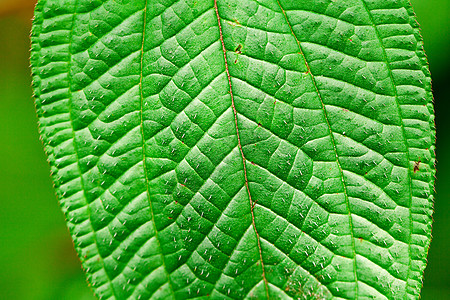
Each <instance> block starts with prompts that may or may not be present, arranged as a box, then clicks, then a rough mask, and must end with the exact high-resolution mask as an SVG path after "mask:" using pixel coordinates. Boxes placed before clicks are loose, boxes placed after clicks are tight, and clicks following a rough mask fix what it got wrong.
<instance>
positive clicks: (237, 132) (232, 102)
mask: <svg viewBox="0 0 450 300" xmlns="http://www.w3.org/2000/svg"><path fill="white" fill-rule="evenodd" d="M214 9H215V11H216V16H217V22H218V24H219V33H220V42H221V43H222V50H223V58H224V60H225V71H226V73H227V77H228V84H229V85H230V95H231V107H232V108H233V114H234V123H235V125H236V135H237V139H238V146H239V150H240V152H241V156H242V164H243V166H244V178H245V187H246V189H247V193H248V198H249V201H250V211H251V214H252V225H253V228H254V229H255V233H256V239H257V242H258V250H259V258H260V260H261V268H262V276H263V280H264V286H265V288H266V296H267V299H269V286H268V282H267V279H266V273H265V270H264V262H263V258H262V250H261V239H260V237H259V233H258V231H257V230H256V224H255V214H254V211H253V210H254V207H255V204H256V202H253V200H252V195H251V193H250V188H249V186H248V178H247V167H246V158H245V155H244V151H243V150H242V144H241V137H240V135H239V127H238V119H237V111H236V106H235V105H234V95H233V88H232V85H231V75H230V71H229V69H228V61H227V51H226V49H225V42H224V40H223V33H222V24H221V20H220V15H219V9H218V7H217V0H214Z"/></svg>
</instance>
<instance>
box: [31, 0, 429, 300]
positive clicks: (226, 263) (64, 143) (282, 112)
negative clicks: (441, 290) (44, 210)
mask: <svg viewBox="0 0 450 300" xmlns="http://www.w3.org/2000/svg"><path fill="white" fill-rule="evenodd" d="M35 15H36V16H35V20H34V26H33V33H32V54H31V62H32V68H33V77H34V90H35V95H36V105H37V112H38V115H39V120H40V129H41V135H42V138H43V141H44V144H45V149H46V152H47V154H48V157H49V161H50V165H51V168H52V174H53V180H54V183H55V186H56V191H57V194H58V197H59V199H60V203H61V206H62V209H63V211H64V213H65V214H66V218H67V224H68V227H69V229H70V232H71V234H72V237H73V240H74V244H75V247H76V249H77V251H78V254H79V256H80V258H81V261H82V264H83V267H84V269H85V271H86V274H87V276H88V280H89V282H90V284H91V285H92V286H93V288H94V290H95V293H96V294H97V296H98V297H99V298H100V299H127V298H129V299H190V298H195V299H200V298H202V299H204V298H211V299H266V298H270V299H332V298H335V299H417V298H418V297H419V293H420V288H421V280H422V274H423V270H424V268H425V265H426V256H427V251H428V246H429V243H430V234H431V215H432V200H433V184H434V173H435V171H434V140H435V138H434V136H435V133H434V115H433V106H432V94H431V80H430V74H429V71H428V66H427V61H426V57H425V54H424V52H423V49H422V39H421V37H420V34H419V29H418V24H417V22H416V20H415V17H414V13H413V10H412V8H411V7H410V5H409V2H408V1H406V0H334V1H332V0H321V1H312V0H305V1H294V0H151V1H144V0H130V1H124V0H103V1H101V0H41V1H40V2H39V4H38V5H37V7H36V14H35Z"/></svg>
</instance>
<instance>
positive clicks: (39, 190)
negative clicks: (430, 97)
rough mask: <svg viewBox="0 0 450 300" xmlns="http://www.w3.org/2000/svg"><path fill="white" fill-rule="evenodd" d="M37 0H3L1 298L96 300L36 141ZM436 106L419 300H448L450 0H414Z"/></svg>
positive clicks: (0, 31) (0, 54)
mask: <svg viewBox="0 0 450 300" xmlns="http://www.w3.org/2000/svg"><path fill="white" fill-rule="evenodd" d="M35 1H36V0H0V299H13V300H15V299H18V300H22V299H26V300H28V299H31V300H34V299H36V300H44V299H45V300H47V299H55V300H56V299H58V300H64V299H79V300H84V299H86V300H88V299H94V298H93V295H92V292H91V291H90V289H89V287H88V286H87V284H86V282H85V279H84V275H83V273H82V271H81V266H80V263H79V261H78V258H77V257H76V254H75V251H74V250H73V246H72V242H71V239H70V236H69V233H68V231H67V229H66V226H65V223H64V217H63V214H62V213H61V211H60V209H59V206H58V203H57V201H56V198H55V194H54V191H53V189H52V183H51V180H50V176H49V167H48V165H47V162H46V158H45V155H44V152H43V148H42V145H41V142H40V141H39V138H38V131H37V126H36V122H37V119H36V114H35V110H34V104H33V100H32V97H31V87H30V86H31V79H30V69H29V61H28V56H29V52H28V50H29V43H30V42H29V32H30V28H31V18H32V15H33V8H34V3H35ZM412 2H413V5H414V6H415V10H416V14H417V17H418V20H419V22H420V24H421V26H422V34H423V36H424V39H425V50H426V52H427V55H428V58H429V62H430V67H431V73H432V75H433V88H434V97H435V103H436V123H437V128H438V139H437V159H438V180H437V185H436V190H437V196H436V203H435V210H436V212H435V214H434V220H435V222H434V226H433V240H432V244H431V248H430V252H429V257H428V260H429V263H428V267H427V269H426V272H425V280H424V288H423V292H422V299H425V300H436V299H437V300H440V299H450V201H449V200H450V155H448V154H449V153H450V139H449V138H447V130H449V129H450V117H449V112H450V80H449V77H450V0H412Z"/></svg>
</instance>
